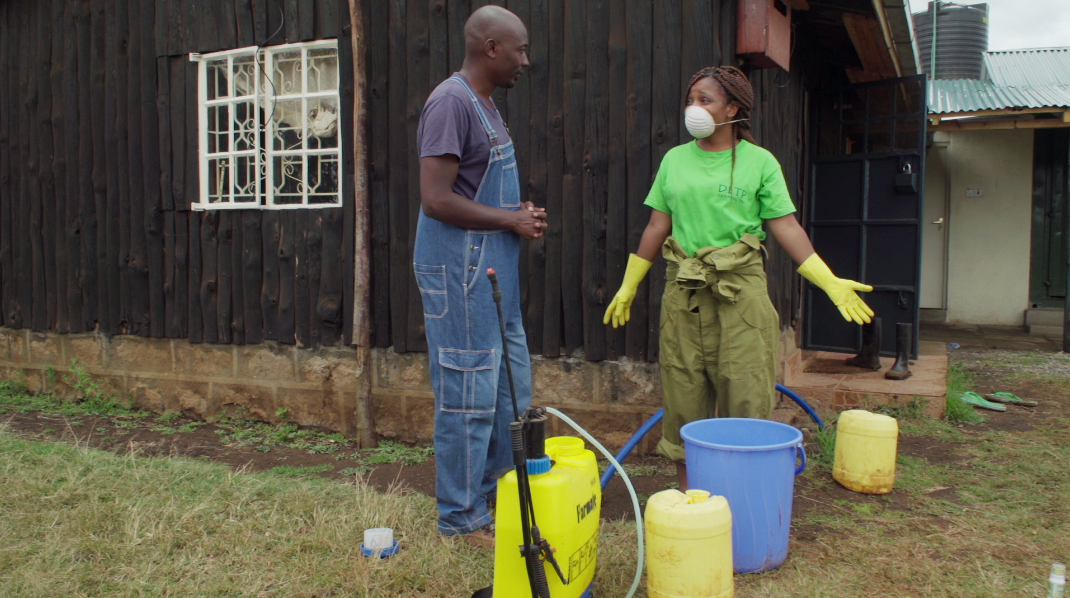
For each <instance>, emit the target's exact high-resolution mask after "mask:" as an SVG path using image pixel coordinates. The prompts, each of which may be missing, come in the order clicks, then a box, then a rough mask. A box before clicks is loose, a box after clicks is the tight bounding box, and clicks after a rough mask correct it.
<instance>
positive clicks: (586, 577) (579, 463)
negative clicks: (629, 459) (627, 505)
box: [493, 436, 602, 598]
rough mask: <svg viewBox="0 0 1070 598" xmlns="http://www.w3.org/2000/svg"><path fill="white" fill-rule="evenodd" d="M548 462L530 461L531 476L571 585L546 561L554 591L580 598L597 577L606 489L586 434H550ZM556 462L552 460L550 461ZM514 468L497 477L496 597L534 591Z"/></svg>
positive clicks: (540, 518) (544, 530) (541, 516)
mask: <svg viewBox="0 0 1070 598" xmlns="http://www.w3.org/2000/svg"><path fill="white" fill-rule="evenodd" d="M546 455H547V457H549V459H547V460H546V461H545V464H543V463H538V461H541V459H529V460H528V480H529V481H530V484H531V497H532V502H533V503H534V505H535V522H536V523H538V525H539V532H540V533H541V534H542V537H543V538H545V539H546V540H547V541H548V542H549V543H550V546H551V547H552V548H553V549H554V558H556V559H557V563H558V565H559V566H560V567H561V572H562V573H564V575H565V579H566V580H567V581H568V583H567V584H565V583H561V579H560V578H559V577H558V576H557V572H556V571H554V568H553V566H552V565H550V563H548V562H545V561H544V562H543V563H542V566H543V567H545V568H546V579H547V580H548V581H549V584H550V595H551V596H553V597H554V598H580V596H583V595H584V593H585V592H587V591H588V590H589V589H590V586H591V582H593V581H594V569H595V562H596V561H597V560H598V525H599V520H600V517H601V508H602V488H601V486H600V485H599V483H598V463H597V462H596V461H595V457H594V453H593V452H591V451H590V450H588V449H586V448H584V444H583V439H582V438H574V437H571V436H557V437H554V438H547V439H546ZM551 463H552V465H551ZM516 484H517V481H516V471H515V470H514V471H510V472H509V473H508V474H506V475H505V476H503V477H502V478H501V479H500V480H498V506H497V510H496V512H495V514H494V516H495V519H494V536H495V539H494V590H493V592H494V597H495V598H512V597H514V596H517V597H523V596H531V586H530V585H529V584H528V572H527V568H526V567H525V564H524V558H523V557H522V556H520V545H521V544H523V543H524V536H523V533H522V530H521V522H520V507H519V503H520V498H519V495H518V492H517V487H516Z"/></svg>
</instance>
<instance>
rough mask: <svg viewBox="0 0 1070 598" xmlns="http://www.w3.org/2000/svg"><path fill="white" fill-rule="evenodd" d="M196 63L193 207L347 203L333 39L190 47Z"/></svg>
mask: <svg viewBox="0 0 1070 598" xmlns="http://www.w3.org/2000/svg"><path fill="white" fill-rule="evenodd" d="M190 60H193V61H195V62H197V68H198V96H199V98H200V101H199V114H200V116H199V143H198V145H199V152H200V154H199V155H200V189H201V192H200V202H199V203H195V204H193V209H195V210H216V209H248V208H265V209H291V208H327V207H339V206H341V205H342V186H341V178H342V177H341V165H342V142H341V134H340V133H341V122H340V120H341V117H342V115H341V111H340V110H339V105H340V101H339V95H338V87H339V85H338V84H339V81H338V44H337V42H336V41H334V40H326V41H317V42H310V43H304V44H287V45H283V46H273V47H271V48H255V47H254V48H240V49H236V50H226V51H222V52H214V53H211V54H190Z"/></svg>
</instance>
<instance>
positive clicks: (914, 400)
mask: <svg viewBox="0 0 1070 598" xmlns="http://www.w3.org/2000/svg"><path fill="white" fill-rule="evenodd" d="M928 403H929V399H926V398H925V397H919V396H913V397H910V399H909V400H907V402H906V403H905V404H902V405H884V406H882V407H880V408H878V409H875V410H874V412H875V413H883V414H884V415H889V416H891V417H894V418H895V419H897V420H899V421H900V422H902V421H916V420H920V419H922V418H924V417H925V406H926V405H927V404H928Z"/></svg>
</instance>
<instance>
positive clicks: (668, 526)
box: [645, 490, 735, 598]
mask: <svg viewBox="0 0 1070 598" xmlns="http://www.w3.org/2000/svg"><path fill="white" fill-rule="evenodd" d="M645 517H646V559H647V563H646V583H647V596H649V597H650V598H731V596H732V595H733V594H734V593H735V586H734V585H733V581H732V511H731V510H730V509H729V507H728V500H726V499H725V497H723V496H712V497H711V496H710V493H709V492H706V491H705V490H688V491H687V494H684V493H682V492H680V491H679V490H663V491H661V492H658V493H657V494H655V495H654V496H651V497H650V500H648V501H647V503H646V515H645Z"/></svg>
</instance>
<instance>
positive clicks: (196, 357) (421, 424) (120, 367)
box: [0, 328, 798, 453]
mask: <svg viewBox="0 0 1070 598" xmlns="http://www.w3.org/2000/svg"><path fill="white" fill-rule="evenodd" d="M781 355H782V360H781V363H780V364H779V367H778V371H780V372H783V371H784V369H785V368H786V367H787V364H788V363H789V361H790V360H792V359H797V358H798V350H797V349H796V348H795V344H794V336H793V332H792V331H790V330H789V331H786V332H785V333H784V334H782V335H781ZM73 360H77V361H78V362H79V363H80V364H81V365H80V367H81V368H82V369H83V370H84V371H86V372H87V373H89V374H91V375H92V376H93V378H94V380H95V381H96V382H97V383H98V384H99V385H100V386H101V389H102V390H103V391H104V392H106V393H115V394H117V395H119V396H120V397H123V398H127V397H129V398H132V399H133V400H134V401H135V402H136V404H137V405H138V406H139V407H142V408H145V409H148V410H151V411H154V412H159V413H162V412H167V411H182V412H183V413H185V414H186V415H189V416H194V417H198V418H204V419H208V418H212V417H214V416H217V415H219V414H221V413H225V412H228V411H232V410H235V409H237V408H239V407H244V408H246V409H247V410H248V412H249V413H250V414H251V415H252V416H254V417H256V418H258V419H263V420H264V421H269V422H275V421H279V420H280V417H279V416H278V413H279V410H280V409H285V410H286V413H285V419H286V420H287V421H293V422H296V423H299V424H302V425H316V426H322V427H326V428H330V429H333V430H338V431H341V432H345V433H347V434H353V433H354V432H355V431H356V426H357V418H356V413H357V409H358V405H357V400H358V398H357V397H358V394H357V386H356V385H357V368H356V350H355V349H353V348H352V347H336V348H319V349H304V348H298V347H294V346H290V345H282V344H279V343H275V342H271V341H267V342H264V343H262V344H259V345H209V344H193V343H190V342H188V341H186V340H182V339H147V338H142V337H133V336H114V337H111V338H108V337H106V336H104V335H100V334H66V335H65V334H53V333H37V332H31V331H28V330H12V329H8V328H0V376H3V377H4V378H7V379H21V380H23V381H25V383H26V384H27V386H28V387H29V388H30V390H34V391H41V390H51V391H53V392H57V393H59V394H62V395H71V394H73V390H72V389H71V386H70V384H68V383H67V382H66V381H65V379H67V378H70V371H71V363H72V361H73ZM372 361H373V370H372V376H371V380H372V393H371V400H372V405H371V407H372V417H373V418H374V422H375V431H376V433H377V434H378V435H379V436H380V437H382V438H391V439H397V440H401V441H405V442H415V443H430V442H431V440H432V433H433V429H434V402H435V397H434V394H433V393H432V391H431V383H430V378H429V373H428V368H427V355H426V354H425V353H395V352H394V351H393V350H391V349H375V350H373V351H372ZM532 376H533V386H534V393H535V397H534V403H535V404H536V405H544V406H549V407H556V408H558V409H560V410H561V411H563V412H565V413H566V414H568V415H569V416H570V417H571V418H573V419H574V420H575V421H576V422H577V423H579V424H580V425H581V426H583V427H584V428H586V429H587V430H588V431H589V432H590V433H591V434H593V435H594V436H595V437H596V438H598V439H599V440H600V441H601V442H603V443H604V444H605V445H606V446H607V447H610V448H612V449H614V450H615V449H616V448H619V447H620V446H622V445H623V444H624V443H625V442H626V441H627V439H628V438H629V437H630V436H631V435H632V434H633V433H634V432H635V430H637V429H638V428H639V426H641V425H642V424H643V422H645V421H646V420H647V418H649V417H650V416H651V415H652V414H654V413H655V412H656V411H657V410H658V409H661V407H662V394H661V376H660V373H659V370H658V364H656V363H638V362H633V361H629V360H627V359H622V360H620V361H603V362H589V361H586V360H583V359H577V358H570V357H561V358H552V359H549V358H545V357H539V356H534V357H533V358H532ZM793 415H795V410H793V409H792V408H790V407H787V408H786V409H778V414H777V415H775V417H776V419H780V420H781V421H791V418H792V416H793ZM550 433H551V434H552V435H558V434H571V433H572V431H571V429H570V428H568V426H567V425H566V424H564V423H563V422H561V421H559V420H557V419H556V418H551V419H550ZM660 437H661V430H660V426H659V427H657V428H655V429H654V430H652V431H651V432H650V433H649V434H648V435H647V436H646V438H645V439H644V440H643V442H642V443H641V444H640V445H639V446H638V447H637V449H636V450H637V451H639V452H641V453H650V452H653V450H654V446H655V445H656V444H657V441H658V439H659V438H660Z"/></svg>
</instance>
